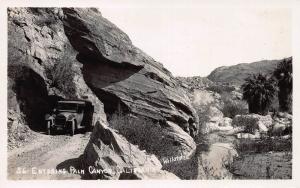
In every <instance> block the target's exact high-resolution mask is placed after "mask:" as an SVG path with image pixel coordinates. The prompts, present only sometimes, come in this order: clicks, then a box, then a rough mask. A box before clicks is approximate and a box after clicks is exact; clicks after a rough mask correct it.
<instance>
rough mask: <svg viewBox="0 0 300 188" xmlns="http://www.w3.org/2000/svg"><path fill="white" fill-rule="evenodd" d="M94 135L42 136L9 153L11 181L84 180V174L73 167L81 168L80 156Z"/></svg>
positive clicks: (9, 175) (9, 177) (9, 176)
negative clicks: (82, 176) (82, 178)
mask: <svg viewBox="0 0 300 188" xmlns="http://www.w3.org/2000/svg"><path fill="white" fill-rule="evenodd" d="M90 134H91V133H84V134H76V135H74V136H72V137H71V136H68V135H55V136H49V135H44V134H38V138H37V139H35V140H34V141H33V142H32V143H29V144H27V145H26V146H25V147H22V148H17V149H14V150H11V151H9V152H8V179H11V180H24V179H81V174H80V172H78V171H72V170H73V168H72V167H75V168H78V167H79V166H80V163H81V162H80V159H79V156H80V155H82V154H83V152H84V149H85V147H86V145H87V143H88V141H89V138H90ZM70 169H72V170H71V171H70Z"/></svg>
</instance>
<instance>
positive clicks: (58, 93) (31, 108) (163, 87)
mask: <svg viewBox="0 0 300 188" xmlns="http://www.w3.org/2000/svg"><path fill="white" fill-rule="evenodd" d="M60 99H84V100H89V101H91V102H92V103H93V105H94V124H95V123H96V122H98V124H97V125H98V126H99V127H100V126H101V127H104V128H102V129H103V130H105V129H106V128H105V127H107V126H110V124H109V121H107V120H110V117H112V116H113V115H115V114H131V115H132V116H133V117H135V118H136V117H142V118H145V119H148V120H149V122H151V124H150V125H148V126H152V125H155V126H156V127H157V128H158V132H160V134H161V138H160V140H156V142H157V148H155V150H153V151H155V152H153V153H154V154H155V155H156V156H157V157H158V158H159V159H160V158H163V157H168V153H169V154H172V155H185V156H186V157H187V158H188V157H190V156H191V155H192V154H193V153H194V151H195V148H196V145H195V142H194V141H193V138H192V137H193V136H195V135H196V133H197V131H198V116H197V114H196V113H195V110H194V108H193V107H192V105H191V102H190V100H189V98H188V97H187V95H186V92H185V91H184V90H183V89H181V87H180V86H179V83H178V81H177V79H175V78H174V77H173V76H172V75H171V73H170V72H169V71H168V70H166V69H165V68H164V67H163V65H162V64H161V63H159V62H157V61H155V60H154V59H152V58H151V57H150V56H148V55H147V54H145V53H144V52H143V51H141V50H140V49H138V48H136V47H135V46H134V45H133V44H132V42H131V40H130V39H129V37H128V36H127V35H126V34H125V33H124V32H122V31H121V30H120V29H119V28H118V27H117V26H115V25H114V24H112V23H111V22H109V21H108V20H107V19H105V18H104V17H103V16H102V15H101V13H100V12H99V11H98V10H97V9H94V8H90V9H81V8H9V9H8V111H9V114H10V117H9V119H8V121H9V125H11V126H9V128H10V129H12V130H13V129H14V127H13V126H12V125H14V126H18V127H19V126H28V127H30V128H31V130H43V129H44V126H45V125H44V116H45V114H46V113H47V112H49V111H50V110H51V109H52V108H53V106H54V105H55V103H56V101H57V100H60ZM107 117H108V118H107ZM16 124H17V125H16ZM24 124H25V125H24ZM123 126H124V127H123V128H126V126H129V127H130V124H128V123H127V124H124V125H123ZM99 127H98V128H94V131H97V130H99V129H100V128H99ZM123 128H122V129H123ZM102 129H101V130H102ZM24 130H27V129H24ZM24 130H23V129H22V131H24ZM10 132H11V131H10ZM99 134H100V136H101V135H102V134H104V133H94V134H92V135H93V138H91V141H90V143H89V145H88V147H87V148H86V150H85V155H84V156H86V157H87V158H86V159H85V160H86V163H87V164H95V163H94V162H95V161H99V160H100V161H101V160H102V157H105V159H103V161H105V160H107V159H108V158H109V157H107V156H102V155H98V154H99V153H100V154H101V152H98V151H101V150H102V149H104V148H105V147H104V145H107V144H110V143H106V141H107V140H112V142H114V141H113V140H115V139H116V137H118V136H116V134H115V133H111V132H110V131H108V132H107V135H105V140H104V141H103V143H98V141H97V139H100V138H97V135H99ZM105 134H106V133H105ZM11 135H14V136H15V135H19V134H17V133H16V134H14V133H12V134H11ZM102 136H103V135H102ZM123 136H124V138H122V139H128V138H130V136H131V135H129V134H126V133H124V135H123ZM156 138H157V136H156V135H147V137H145V138H143V139H144V140H145V139H146V141H147V139H150V140H152V141H153V140H155V139H156ZM14 140H18V139H17V138H14ZM159 143H164V144H167V146H170V147H161V146H160V145H159ZM135 144H137V145H139V143H135ZM154 146H156V144H155V145H154ZM171 146H172V147H171ZM109 147H111V146H109ZM113 147H117V145H115V146H113ZM118 147H119V146H118ZM122 147H125V146H122ZM95 149H96V150H97V152H96V154H94V153H95V151H94V150H95ZM115 149H116V148H115ZM140 149H143V150H146V151H149V148H141V147H140ZM122 150H124V151H127V150H128V149H124V148H123V149H122ZM171 150H172V151H171ZM114 152H117V151H114ZM111 153H113V152H111ZM117 153H118V152H117ZM136 153H137V155H138V154H139V152H136ZM91 155H94V156H93V157H92V158H91V157H89V156H91ZM120 155H121V154H120ZM122 155H129V154H128V153H124V152H123V153H122ZM121 158H122V156H121ZM121 158H120V159H121ZM118 160H119V159H118ZM115 162H117V161H113V160H111V161H108V163H101V164H99V165H97V166H96V168H100V169H103V168H106V167H107V166H105V165H108V166H109V165H112V164H114V163H115ZM128 163H130V161H129V162H128ZM133 164H138V163H133ZM103 165H104V166H103ZM128 165H129V164H128ZM114 178H118V177H114Z"/></svg>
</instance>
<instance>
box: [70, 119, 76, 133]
mask: <svg viewBox="0 0 300 188" xmlns="http://www.w3.org/2000/svg"><path fill="white" fill-rule="evenodd" d="M74 134H75V122H74V121H72V124H71V129H70V135H71V136H73V135H74Z"/></svg>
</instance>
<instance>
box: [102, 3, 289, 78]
mask: <svg viewBox="0 0 300 188" xmlns="http://www.w3.org/2000/svg"><path fill="white" fill-rule="evenodd" d="M137 2H138V1H132V3H131V4H120V3H118V4H101V5H100V6H101V7H99V10H100V11H101V12H102V15H103V16H104V17H105V18H107V19H109V20H110V21H111V22H113V23H114V24H116V25H117V26H118V27H119V28H120V29H122V30H123V31H124V32H125V33H127V34H128V35H129V37H130V38H131V40H132V42H133V44H134V45H135V46H137V47H138V48H140V49H141V50H143V51H144V52H146V53H147V54H148V55H150V56H152V57H153V58H154V59H155V60H156V61H159V62H161V63H163V65H164V66H165V67H166V68H167V69H168V70H170V71H171V72H172V74H173V75H175V76H207V75H208V74H209V73H210V72H211V71H212V70H213V69H215V68H217V67H220V66H228V65H234V64H239V63H250V62H255V61H260V60H263V59H281V58H284V57H289V56H291V55H292V54H291V53H292V44H291V43H292V41H291V30H292V20H291V18H292V14H291V10H290V9H288V8H287V7H282V6H277V7H270V6H261V5H260V6H252V7H251V6H228V5H227V4H225V5H222V6H212V5H211V4H204V3H190V4H188V3H185V4H183V3H181V4H180V3H179V4H178V3H177V4H175V3H174V4H173V3H171V2H169V3H168V2H167V1H166V3H164V4H162V3H156V4H155V3H151V1H148V2H145V1H143V3H137ZM218 5H220V4H218Z"/></svg>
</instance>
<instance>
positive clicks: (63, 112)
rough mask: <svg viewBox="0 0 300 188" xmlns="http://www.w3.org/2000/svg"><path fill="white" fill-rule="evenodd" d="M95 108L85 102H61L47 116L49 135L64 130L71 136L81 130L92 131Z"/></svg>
mask: <svg viewBox="0 0 300 188" xmlns="http://www.w3.org/2000/svg"><path fill="white" fill-rule="evenodd" d="M93 112H94V107H93V105H92V103H91V102H89V101H84V100H61V101H58V102H57V104H56V107H55V108H54V109H53V111H52V113H51V114H46V116H45V120H46V126H47V134H49V135H50V134H52V133H53V132H54V131H58V130H62V131H67V132H69V133H70V135H71V136H73V135H74V134H75V132H76V131H77V130H79V129H86V130H88V129H90V128H91V126H92V120H93Z"/></svg>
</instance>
